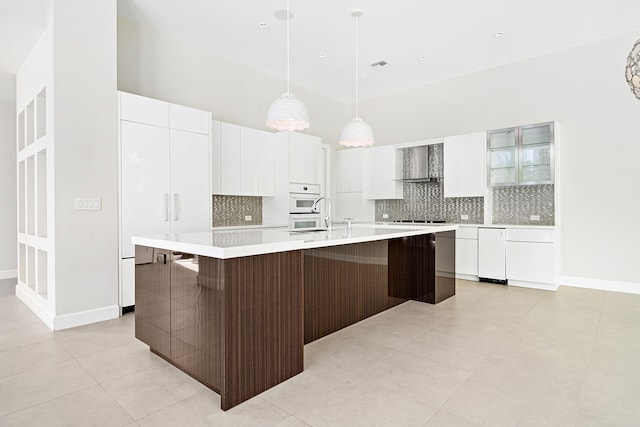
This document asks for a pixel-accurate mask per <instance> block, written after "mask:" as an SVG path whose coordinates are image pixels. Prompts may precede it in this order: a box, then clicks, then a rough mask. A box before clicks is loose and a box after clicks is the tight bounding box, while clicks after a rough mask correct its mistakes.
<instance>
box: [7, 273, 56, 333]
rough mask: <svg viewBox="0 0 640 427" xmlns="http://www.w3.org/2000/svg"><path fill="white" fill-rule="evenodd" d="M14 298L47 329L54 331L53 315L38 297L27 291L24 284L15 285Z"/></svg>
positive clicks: (29, 290)
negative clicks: (31, 312)
mask: <svg viewBox="0 0 640 427" xmlns="http://www.w3.org/2000/svg"><path fill="white" fill-rule="evenodd" d="M16 296H17V297H18V299H20V301H22V302H23V303H24V304H25V305H26V306H27V307H29V309H31V311H33V312H34V313H35V315H36V316H38V317H39V318H40V320H42V321H43V322H44V324H45V325H47V327H48V328H49V329H51V330H52V331H53V330H54V329H53V317H54V316H53V313H51V312H50V311H49V308H48V307H47V306H46V303H45V302H44V301H43V300H42V298H41V297H40V296H38V295H37V294H36V293H35V292H33V291H32V290H31V289H29V288H28V287H27V285H25V284H24V283H18V285H16Z"/></svg>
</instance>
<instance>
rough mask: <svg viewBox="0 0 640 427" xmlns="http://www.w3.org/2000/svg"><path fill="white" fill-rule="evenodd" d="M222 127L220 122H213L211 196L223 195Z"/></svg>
mask: <svg viewBox="0 0 640 427" xmlns="http://www.w3.org/2000/svg"><path fill="white" fill-rule="evenodd" d="M220 126H221V123H220V122H219V121H217V120H211V194H221V192H222V181H221V180H222V171H221V165H222V159H221V157H220V149H221V140H220Z"/></svg>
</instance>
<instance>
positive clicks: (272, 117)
mask: <svg viewBox="0 0 640 427" xmlns="http://www.w3.org/2000/svg"><path fill="white" fill-rule="evenodd" d="M286 20H287V92H286V93H283V94H282V95H281V96H280V98H278V99H276V100H275V101H273V104H271V107H270V108H269V113H268V114H267V127H268V128H269V129H275V130H280V131H282V130H286V131H294V130H302V129H307V128H308V127H309V125H310V123H309V113H308V112H307V108H306V107H305V106H304V103H303V102H302V101H300V100H299V99H298V98H296V96H295V95H294V94H292V93H291V90H290V83H289V50H290V48H289V21H290V20H291V14H290V13H289V0H287V16H286Z"/></svg>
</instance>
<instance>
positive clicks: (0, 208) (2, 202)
mask: <svg viewBox="0 0 640 427" xmlns="http://www.w3.org/2000/svg"><path fill="white" fill-rule="evenodd" d="M16 208H17V198H16V105H15V104H14V103H8V102H0V236H2V237H1V238H0V279H4V278H9V277H15V276H16V270H17V256H16V251H17V249H16V244H17V243H16V236H17V230H16Z"/></svg>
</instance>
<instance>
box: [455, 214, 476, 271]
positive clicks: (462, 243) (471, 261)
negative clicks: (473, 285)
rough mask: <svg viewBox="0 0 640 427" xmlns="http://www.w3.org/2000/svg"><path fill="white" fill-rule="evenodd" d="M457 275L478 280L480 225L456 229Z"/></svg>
mask: <svg viewBox="0 0 640 427" xmlns="http://www.w3.org/2000/svg"><path fill="white" fill-rule="evenodd" d="M456 277H457V278H460V279H466V280H478V227H475V226H474V227H466V226H460V227H459V228H458V230H457V231H456Z"/></svg>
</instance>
